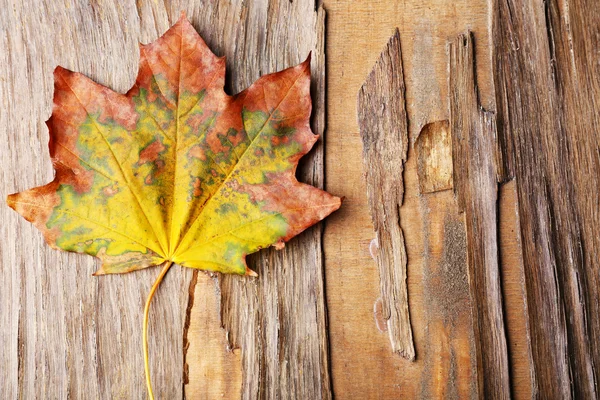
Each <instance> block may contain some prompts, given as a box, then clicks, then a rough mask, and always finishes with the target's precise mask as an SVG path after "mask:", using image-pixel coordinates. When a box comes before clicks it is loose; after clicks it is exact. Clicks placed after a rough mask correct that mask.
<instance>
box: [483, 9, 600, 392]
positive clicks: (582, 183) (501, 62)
mask: <svg viewBox="0 0 600 400" xmlns="http://www.w3.org/2000/svg"><path fill="white" fill-rule="evenodd" d="M492 5H493V14H492V17H493V18H492V35H493V41H494V55H493V61H494V63H493V75H494V82H495V86H496V102H497V110H498V127H499V129H498V134H499V139H500V140H499V148H500V149H501V151H502V155H503V168H504V171H505V175H506V176H508V177H510V176H515V177H516V191H517V198H518V209H519V215H520V232H519V233H520V237H521V243H522V246H523V269H524V275H525V286H526V294H527V313H528V314H527V315H528V319H529V327H530V331H531V347H532V353H531V355H532V366H533V369H532V371H531V375H532V377H533V378H532V379H533V388H534V396H538V397H540V398H548V399H558V398H561V399H569V398H582V399H591V398H597V397H598V389H597V388H598V383H599V381H598V370H597V367H596V366H597V365H600V349H599V348H598V346H596V345H595V344H594V343H595V341H596V340H597V336H598V332H600V314H599V311H600V304H599V303H598V294H599V293H598V292H599V290H600V285H599V283H600V282H599V280H600V277H599V275H598V271H599V267H600V257H599V252H598V251H599V249H600V236H598V234H597V227H598V224H599V222H600V214H599V210H600V207H599V204H600V198H599V194H598V184H599V183H600V182H599V180H600V174H599V172H600V158H599V152H598V143H599V142H600V137H599V129H598V128H599V127H600V116H599V114H598V106H597V99H598V95H599V94H600V75H599V72H600V69H599V68H600V67H599V66H598V63H597V57H595V56H593V54H595V53H596V52H597V49H598V48H599V45H600V42H599V40H598V34H597V33H598V26H600V11H599V10H598V7H597V3H596V2H593V1H583V0H566V1H557V0H551V1H541V0H540V1H533V2H528V1H517V0H515V1H512V0H496V1H494V2H493V4H492Z"/></svg>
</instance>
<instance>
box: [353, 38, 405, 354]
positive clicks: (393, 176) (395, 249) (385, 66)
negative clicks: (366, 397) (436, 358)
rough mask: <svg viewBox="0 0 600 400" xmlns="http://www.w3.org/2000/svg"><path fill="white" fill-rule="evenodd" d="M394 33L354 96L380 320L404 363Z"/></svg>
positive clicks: (400, 116) (401, 135)
mask: <svg viewBox="0 0 600 400" xmlns="http://www.w3.org/2000/svg"><path fill="white" fill-rule="evenodd" d="M404 92H405V87H404V75H403V71H402V51H401V48H400V32H399V31H398V30H397V29H396V33H394V35H393V36H392V37H391V38H390V40H389V42H388V44H387V46H386V48H385V49H384V50H383V51H382V53H381V56H380V58H379V60H377V62H376V63H375V66H374V67H373V70H372V71H371V73H370V74H369V76H368V77H367V79H366V80H365V83H364V84H363V86H362V87H361V88H360V91H359V92H358V107H357V108H358V125H359V127H360V133H361V137H362V142H363V163H364V168H365V178H366V181H367V197H368V198H369V207H370V211H371V218H372V220H373V225H374V229H375V233H376V244H375V246H374V248H375V249H376V251H374V254H373V255H374V258H375V260H376V262H377V266H378V267H379V283H380V290H381V297H380V301H381V306H382V316H383V319H384V320H385V321H386V324H387V331H388V334H389V337H390V343H391V346H392V351H393V352H395V353H398V354H400V355H401V356H402V357H404V358H407V359H409V360H414V358H415V348H414V344H413V338H412V329H411V326H410V313H409V310H408V292H407V286H406V279H407V276H406V263H407V260H406V248H405V247H404V234H403V232H402V228H401V226H400V207H401V206H402V201H403V198H404V182H403V178H402V173H403V171H404V162H405V161H406V156H407V153H408V130H407V125H408V121H407V118H406V108H405V100H404Z"/></svg>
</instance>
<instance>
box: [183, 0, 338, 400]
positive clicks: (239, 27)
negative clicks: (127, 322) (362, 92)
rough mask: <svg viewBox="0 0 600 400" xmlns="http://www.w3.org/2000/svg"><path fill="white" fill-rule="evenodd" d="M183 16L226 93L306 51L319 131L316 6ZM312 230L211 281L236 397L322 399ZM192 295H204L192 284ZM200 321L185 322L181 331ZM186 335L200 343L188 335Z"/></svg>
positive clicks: (326, 384) (317, 175)
mask: <svg viewBox="0 0 600 400" xmlns="http://www.w3.org/2000/svg"><path fill="white" fill-rule="evenodd" d="M189 15H190V17H191V18H192V21H200V22H201V23H200V26H199V32H200V34H201V35H202V36H203V37H204V38H205V39H206V40H207V42H208V44H209V45H210V46H211V48H213V49H215V50H216V52H217V54H219V55H225V56H227V60H228V63H227V67H228V70H229V71H231V79H230V81H229V89H230V91H233V92H238V91H240V90H242V89H244V88H245V87H247V86H248V85H250V84H251V83H252V82H254V81H255V80H256V79H257V78H258V77H259V76H260V75H262V74H265V73H269V72H274V71H278V70H281V69H284V68H287V67H289V66H292V65H295V64H298V63H300V62H302V61H304V59H306V57H307V56H308V54H309V53H310V52H312V63H311V65H312V76H313V79H314V83H313V87H312V94H313V115H312V129H313V132H315V133H316V134H318V135H321V137H323V134H324V127H325V124H324V121H325V114H324V111H325V58H324V51H325V48H324V45H325V42H324V40H325V36H324V35H325V12H324V11H323V9H322V8H321V7H319V6H318V4H316V3H315V2H314V1H310V0H298V1H294V2H289V1H280V0H260V1H252V2H248V1H243V0H238V1H225V0H224V1H219V2H209V1H206V2H201V4H200V6H199V7H198V8H194V9H193V11H191V12H190V14H189ZM323 173H324V167H323V146H322V145H321V144H318V145H316V146H315V149H313V150H312V151H311V153H310V154H309V155H307V156H306V157H305V158H304V159H303V162H302V164H301V166H300V167H299V169H298V177H299V179H300V180H301V181H303V182H307V183H310V184H312V185H315V186H317V187H323ZM321 235H322V227H321V226H320V225H319V226H315V227H313V228H311V229H309V230H307V231H306V232H304V233H303V234H301V235H300V236H299V237H297V238H295V239H293V240H292V241H290V242H289V243H288V244H287V245H286V247H285V248H284V249H283V250H282V251H276V250H263V251H261V252H260V253H258V254H256V255H254V256H251V257H249V264H250V267H251V268H252V269H255V270H256V272H257V273H258V275H259V277H258V278H257V279H248V278H245V277H238V276H223V277H222V278H220V279H221V282H220V287H221V318H222V324H223V327H224V328H225V330H226V331H227V335H228V336H227V337H228V340H229V344H230V347H231V348H240V350H241V365H242V371H243V372H242V388H241V391H242V398H244V399H255V398H260V399H271V398H277V399H285V398H305V399H329V398H331V389H330V385H331V382H330V376H329V361H328V345H327V329H326V313H325V294H324V281H323V274H324V272H323V255H322V248H321ZM210 295H212V293H211V294H210ZM195 296H206V293H205V292H204V291H203V288H202V287H199V288H198V289H197V290H196V291H195ZM201 323H202V320H194V319H192V320H191V326H190V331H189V332H193V331H194V329H196V328H195V326H196V324H201ZM188 338H189V339H188V340H190V341H194V340H199V341H200V342H201V343H202V341H203V339H202V338H198V337H191V336H190V333H188ZM198 348H199V349H201V348H202V344H199V347H198ZM223 351H225V349H223ZM201 357H205V355H204V353H203V352H202V351H199V352H198V353H194V354H189V356H188V358H189V359H195V360H198V359H199V358H201ZM188 364H189V365H190V370H189V380H190V382H192V381H194V380H197V379H202V374H203V373H204V372H203V369H202V367H201V365H198V364H197V363H194V362H192V363H189V362H188ZM223 379H225V380H228V379H230V377H229V376H226V375H224V376H223ZM232 379H233V378H232ZM235 384H237V383H235ZM188 394H189V396H190V397H202V396H204V392H195V391H193V386H190V388H189V390H188Z"/></svg>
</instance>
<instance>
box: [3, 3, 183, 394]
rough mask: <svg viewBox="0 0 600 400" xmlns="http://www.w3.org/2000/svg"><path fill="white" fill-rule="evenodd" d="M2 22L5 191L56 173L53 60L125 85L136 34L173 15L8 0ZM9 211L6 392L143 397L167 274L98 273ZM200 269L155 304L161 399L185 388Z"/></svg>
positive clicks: (130, 76) (132, 70)
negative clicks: (188, 325)
mask: <svg viewBox="0 0 600 400" xmlns="http://www.w3.org/2000/svg"><path fill="white" fill-rule="evenodd" d="M142 4H143V3H142ZM148 7H155V5H148ZM178 15H179V12H177V16H178ZM0 26H1V27H2V30H3V35H2V36H1V39H0V93H1V96H0V97H1V100H0V101H1V102H2V112H1V113H0V154H2V157H1V158H0V167H1V170H2V175H1V176H0V187H1V192H2V198H5V196H6V195H7V194H9V193H13V192H16V191H21V190H23V189H26V188H29V187H33V186H37V185H40V184H43V183H46V182H48V181H50V180H51V177H52V175H53V172H52V169H51V167H50V158H49V155H48V149H47V141H48V133H47V130H46V127H45V125H44V121H45V120H46V119H47V118H48V116H49V115H50V110H51V106H52V88H53V77H52V72H53V69H54V67H55V66H56V65H62V66H64V67H67V68H69V69H72V70H75V71H79V72H82V73H84V74H86V75H88V76H89V77H91V78H92V79H94V80H96V81H98V82H100V83H102V84H104V85H107V86H108V87H111V88H113V89H115V90H118V91H120V92H124V91H126V90H127V89H128V88H129V87H130V86H131V85H132V84H133V80H134V78H135V75H136V73H137V65H138V59H139V53H138V41H142V42H148V41H151V40H154V39H156V38H157V37H158V36H159V35H160V34H162V33H163V32H164V31H165V30H166V29H167V28H168V27H169V26H170V24H169V20H168V19H167V18H163V19H155V18H154V17H151V18H147V17H146V16H143V15H142V16H140V15H139V14H138V9H137V8H136V4H135V3H134V2H126V3H119V2H101V3H97V2H96V3H85V2H79V3H78V4H72V3H71V2H66V1H52V2H45V3H43V4H40V3H39V2H36V1H15V2H12V1H9V2H4V3H3V6H2V7H0ZM0 220H2V224H1V229H2V239H1V240H2V245H1V249H2V250H1V257H2V260H1V263H2V268H1V272H0V274H1V275H2V280H1V282H0V308H1V310H0V315H1V318H2V326H3V327H2V330H1V333H0V335H1V337H0V341H1V342H2V346H0V361H1V362H2V366H3V367H2V374H0V393H2V397H3V398H7V399H14V398H27V399H29V398H31V399H33V398H140V397H143V396H145V393H146V384H145V379H144V368H143V359H142V358H143V357H142V345H141V326H142V314H143V304H144V300H145V297H146V295H147V293H148V290H149V289H150V287H151V285H152V282H153V281H154V279H155V278H156V275H157V273H158V271H157V270H156V269H154V268H153V269H149V270H145V271H138V272H136V273H132V274H127V275H121V276H103V277H92V276H91V274H92V272H94V271H95V269H96V268H97V266H96V262H95V261H94V260H93V259H92V258H91V257H86V256H81V255H76V254H67V253H61V252H58V251H55V250H52V249H50V248H49V247H47V246H46V245H45V244H44V243H43V240H42V237H41V235H40V233H39V232H37V231H36V230H35V229H34V228H33V227H32V226H30V224H28V223H27V222H26V221H24V220H23V219H22V218H19V217H18V216H17V214H16V213H14V212H12V211H11V210H9V209H8V207H0ZM191 276H192V274H191V271H189V270H183V269H181V268H177V269H173V270H172V271H171V273H169V275H168V276H167V278H166V280H165V281H164V283H163V284H162V286H161V288H160V290H159V291H158V294H157V297H156V298H155V301H154V302H153V306H152V310H151V316H150V359H151V364H152V376H153V381H154V383H155V387H156V395H157V397H158V398H173V399H176V398H181V396H182V388H183V374H182V368H181V365H182V364H183V351H182V346H183V344H182V331H183V325H184V320H185V311H186V305H187V301H188V293H187V291H188V286H189V281H190V279H191Z"/></svg>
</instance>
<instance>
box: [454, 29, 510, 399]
mask: <svg viewBox="0 0 600 400" xmlns="http://www.w3.org/2000/svg"><path fill="white" fill-rule="evenodd" d="M448 51H449V77H448V82H449V83H448V84H449V100H450V102H449V105H450V130H451V135H452V160H453V165H454V170H453V177H454V179H453V180H454V192H455V194H456V197H457V201H458V206H459V208H460V210H461V211H464V212H465V217H466V218H465V219H466V228H467V254H468V264H469V286H470V290H471V302H472V306H473V328H474V331H475V344H476V351H477V377H478V381H479V394H480V398H486V399H487V398H489V399H492V398H493V399H509V398H510V397H511V394H510V379H509V378H510V377H509V365H508V353H507V345H506V333H505V326H504V313H503V310H502V290H501V285H500V271H499V253H498V215H497V212H496V202H497V199H498V185H497V180H496V179H497V176H496V157H495V149H496V142H495V138H496V120H495V118H494V115H493V113H490V112H486V111H484V110H483V109H482V108H481V106H480V105H479V102H478V99H477V86H476V81H475V69H474V66H475V64H474V46H473V37H472V35H471V34H470V33H468V34H464V35H459V36H458V37H457V38H456V39H454V40H453V41H451V42H450V43H449V46H448Z"/></svg>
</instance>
